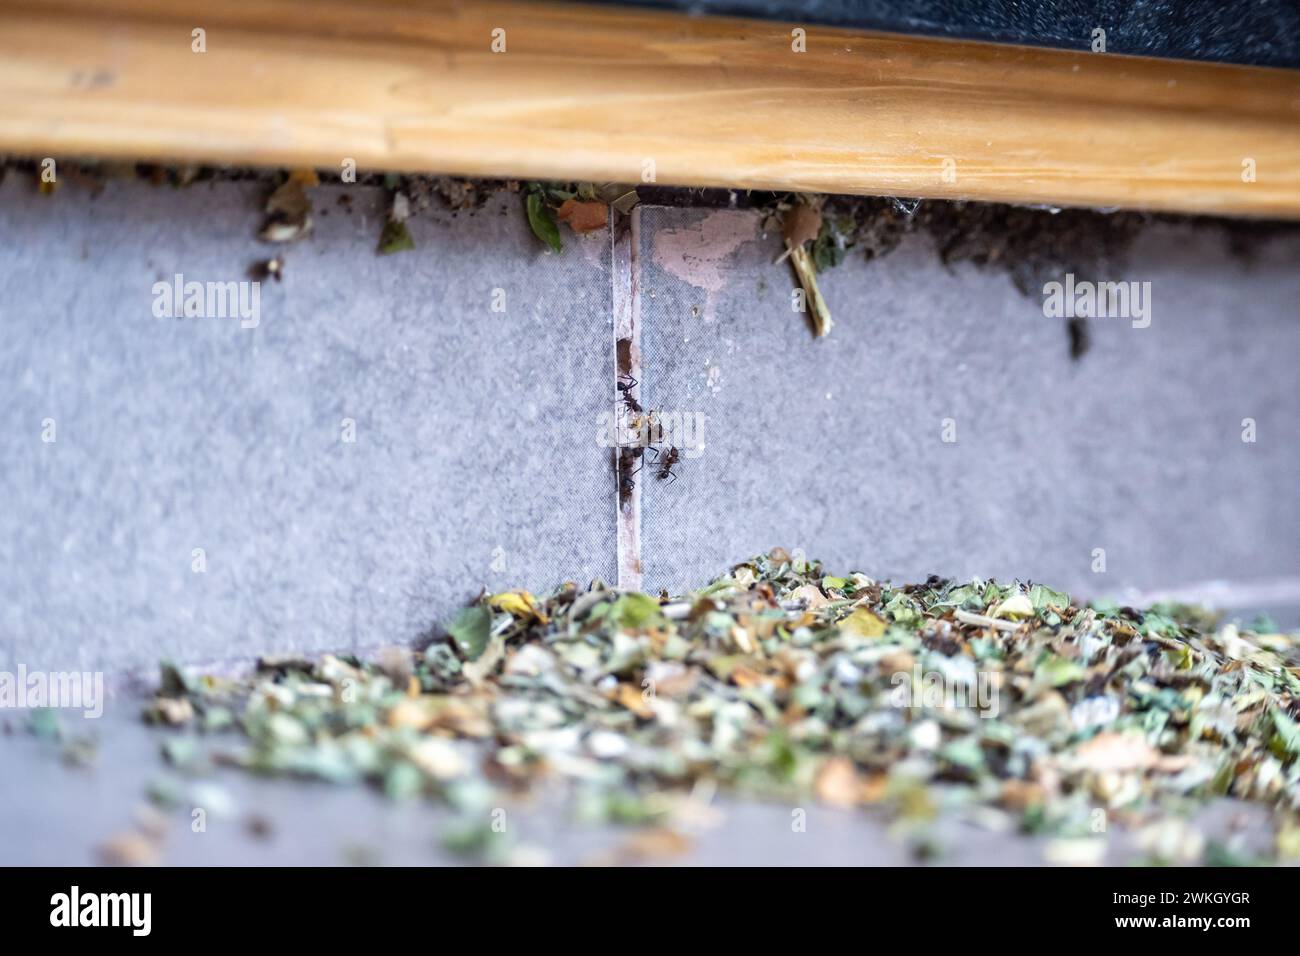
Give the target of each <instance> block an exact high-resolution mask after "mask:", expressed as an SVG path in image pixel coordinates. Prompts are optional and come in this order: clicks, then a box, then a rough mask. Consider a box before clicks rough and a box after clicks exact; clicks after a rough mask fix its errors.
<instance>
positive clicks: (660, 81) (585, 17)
mask: <svg viewBox="0 0 1300 956" xmlns="http://www.w3.org/2000/svg"><path fill="white" fill-rule="evenodd" d="M195 29H202V30H204V31H205V43H206V52H202V53H199V52H193V50H192V31H193V30H195ZM498 29H499V30H504V31H505V32H504V34H503V35H502V34H498V37H501V36H503V37H504V42H505V52H501V53H494V52H493V51H492V42H493V31H494V30H498ZM792 29H793V28H792V27H791V26H789V25H782V24H776V23H766V22H752V21H745V20H736V19H725V18H708V17H698V18H697V17H684V16H680V15H677V14H666V13H654V12H645V11H638V10H628V9H617V8H610V7H582V6H575V5H566V4H530V3H519V2H491V0H488V2H481V3H480V2H474V3H463V4H462V3H454V2H445V0H368V2H367V0H0V151H7V152H11V153H22V154H28V155H36V156H44V155H70V154H76V155H92V156H103V157H108V156H117V157H132V158H141V159H166V160H187V161H202V162H210V163H238V164H252V165H259V164H276V165H291V166H316V167H321V168H334V169H338V168H340V166H341V164H342V163H343V161H344V160H345V159H347V158H350V159H353V160H355V161H356V162H357V163H358V164H359V165H360V167H361V168H363V169H366V168H371V169H392V170H404V171H439V172H446V173H452V174H460V175H469V176H494V177H495V176H500V177H512V178H513V177H520V178H540V179H564V180H569V179H578V180H594V181H610V180H613V181H620V182H631V183H637V182H641V181H643V178H644V175H648V174H650V173H651V172H652V173H653V176H654V179H655V181H657V182H659V183H661V184H677V185H690V186H727V187H734V188H754V189H778V190H804V191H826V192H844V193H868V194H886V195H901V196H924V197H948V198H954V199H956V198H968V199H981V200H1005V201H1011V202H1021V203H1049V204H1055V205H1086V206H1124V207H1140V208H1148V209H1160V210H1175V211H1182V212H1203V213H1230V214H1239V215H1251V216H1279V217H1300V74H1297V73H1294V72H1288V71H1282V70H1270V69H1256V68H1243V67H1232V66H1221V65H1212V64H1197V63H1187V62H1178V61H1164V60H1152V59H1140V58H1131V57H1124V56H1119V55H1115V54H1109V53H1107V54H1094V53H1090V52H1087V51H1084V50H1080V51H1079V52H1061V51H1053V50H1042V49H1030V48H1024V47H1014V46H994V45H988V44H979V43H966V42H954V41H945V40H933V39H919V38H914V37H899V36H890V35H883V34H871V33H862V32H854V31H847V30H837V29H830V28H823V27H816V26H808V27H806V31H807V33H806V52H795V51H794V49H793V46H794V41H793V39H792V32H791V31H792ZM1081 43H1082V39H1081ZM1252 167H1253V169H1254V173H1255V176H1254V181H1253V182H1252V181H1247V180H1248V179H1249V178H1250V177H1249V176H1243V171H1244V170H1249V169H1250V168H1252Z"/></svg>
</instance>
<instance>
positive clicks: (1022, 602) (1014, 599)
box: [990, 594, 1034, 621]
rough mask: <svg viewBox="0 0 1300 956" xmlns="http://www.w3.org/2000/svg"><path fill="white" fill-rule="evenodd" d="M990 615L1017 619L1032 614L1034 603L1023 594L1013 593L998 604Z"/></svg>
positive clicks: (1012, 619)
mask: <svg viewBox="0 0 1300 956" xmlns="http://www.w3.org/2000/svg"><path fill="white" fill-rule="evenodd" d="M990 616H991V617H1005V618H1007V619H1008V620H1011V621H1019V620H1022V619H1024V618H1027V617H1033V616H1034V605H1033V603H1032V602H1031V601H1030V600H1029V598H1028V597H1027V596H1025V595H1024V594H1014V595H1012V596H1011V597H1009V598H1007V599H1006V600H1005V601H1003V602H1002V603H1001V604H999V605H998V606H997V607H996V608H995V609H994V611H993V614H992V615H990Z"/></svg>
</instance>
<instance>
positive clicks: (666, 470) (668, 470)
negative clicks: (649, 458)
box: [654, 445, 682, 484]
mask: <svg viewBox="0 0 1300 956" xmlns="http://www.w3.org/2000/svg"><path fill="white" fill-rule="evenodd" d="M681 460H682V456H681V452H679V451H678V450H677V449H676V448H673V447H672V446H671V445H670V446H669V447H668V450H667V451H666V452H664V453H663V454H662V455H658V454H656V456H655V459H654V464H655V467H656V468H658V469H659V471H658V473H657V474H656V475H655V477H656V478H658V479H659V480H660V481H663V480H664V479H665V478H667V479H668V482H669V484H671V483H672V482H674V481H676V480H677V474H676V473H675V472H674V471H673V466H674V465H676V464H677V463H678V462H679V461H681Z"/></svg>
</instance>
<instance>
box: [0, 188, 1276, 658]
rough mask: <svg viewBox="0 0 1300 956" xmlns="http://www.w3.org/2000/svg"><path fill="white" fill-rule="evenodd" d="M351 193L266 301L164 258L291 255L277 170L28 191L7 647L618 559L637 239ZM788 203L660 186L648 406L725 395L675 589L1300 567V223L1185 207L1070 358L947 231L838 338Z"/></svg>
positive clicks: (174, 629)
mask: <svg viewBox="0 0 1300 956" xmlns="http://www.w3.org/2000/svg"><path fill="white" fill-rule="evenodd" d="M343 189H348V190H349V191H350V193H351V195H352V196H354V197H355V202H354V203H353V211H352V212H351V213H347V212H346V211H345V210H344V208H343V207H341V206H340V205H339V204H338V202H337V197H338V194H339V193H340V192H341V191H342V190H343ZM313 192H314V195H315V201H316V206H317V209H318V210H321V209H328V210H329V212H328V214H327V215H318V216H317V221H316V229H315V233H314V234H313V235H312V236H311V237H310V238H308V239H306V240H304V241H303V242H301V243H298V244H295V245H293V246H291V247H289V248H288V249H287V252H286V259H287V265H286V270H285V280H284V282H283V283H281V284H276V283H274V282H263V284H262V287H261V290H262V291H261V294H262V300H261V319H260V322H259V324H258V326H257V327H256V328H250V329H245V328H241V327H240V323H239V321H238V320H237V319H209V318H205V319H195V318H188V319H186V318H182V319H159V318H155V317H154V316H153V314H152V312H151V306H152V302H153V293H152V288H153V284H154V283H155V282H156V281H159V280H164V281H166V280H169V279H170V277H172V276H173V275H174V274H175V273H183V274H184V276H185V277H186V279H193V280H198V281H229V280H240V279H244V278H245V277H246V276H245V270H246V269H247V267H248V266H249V264H250V263H252V262H254V261H255V260H258V259H264V258H266V257H267V256H269V255H270V254H271V252H272V251H273V250H272V249H270V248H268V247H266V246H263V245H260V244H258V243H257V242H256V241H255V240H254V239H253V233H254V231H255V229H256V227H257V225H258V223H259V221H260V210H259V202H260V198H261V190H260V189H259V187H256V186H253V185H249V184H240V183H219V184H201V185H197V186H194V187H191V188H189V189H185V190H170V189H154V188H151V187H149V186H147V185H144V184H141V183H126V182H111V183H110V184H109V185H108V187H107V189H106V191H105V192H104V193H103V194H102V195H101V196H99V197H98V198H95V199H93V200H92V199H91V198H89V197H88V196H87V195H86V194H85V193H84V192H79V191H77V190H75V189H71V188H66V187H65V188H64V189H62V190H60V192H59V193H57V194H56V195H54V196H50V197H46V196H39V195H36V194H35V192H34V191H33V190H32V188H31V185H30V182H29V181H26V180H22V179H19V178H17V177H10V179H9V180H7V181H6V182H5V183H4V184H3V185H0V237H3V245H0V322H3V328H4V330H5V336H4V338H3V340H0V391H2V398H3V401H0V426H2V427H0V496H2V497H3V501H4V503H5V507H4V509H3V511H0V667H5V668H12V666H14V665H16V664H18V663H25V664H26V665H27V666H28V667H29V668H39V669H46V670H58V669H66V668H73V667H79V668H103V669H107V670H112V671H120V670H148V669H150V668H152V666H153V664H154V662H156V660H157V659H158V658H159V657H161V656H171V657H175V658H178V659H181V660H185V661H189V662H193V663H200V664H201V663H208V662H220V661H240V660H246V659H250V658H252V657H254V656H256V655H257V654H259V653H264V652H268V651H289V650H297V651H307V652H310V651H323V650H350V649H364V648H372V647H375V646H378V645H382V644H385V643H393V642H400V641H408V640H413V639H415V638H417V637H418V636H419V635H420V634H422V633H424V632H426V631H427V630H428V629H429V628H430V627H431V626H433V625H435V624H436V623H437V622H439V621H445V620H446V619H447V618H448V617H450V615H451V614H453V613H454V611H455V609H456V608H457V607H458V606H460V605H461V604H462V603H463V602H464V601H466V600H467V599H468V598H470V597H472V596H473V595H474V594H475V593H476V592H477V590H478V588H479V587H480V586H487V587H491V588H504V587H507V586H526V587H530V588H533V589H539V590H544V589H547V588H549V587H552V586H554V585H556V584H558V583H560V582H562V581H564V580H566V579H572V580H577V581H580V582H583V583H585V582H586V581H588V580H590V579H591V578H594V577H601V578H603V579H606V580H612V579H613V577H614V574H615V504H614V500H615V481H614V477H613V475H612V473H611V470H610V459H609V453H608V451H607V450H606V449H603V448H601V447H600V446H599V444H598V442H597V441H596V437H595V436H596V431H597V428H596V425H597V418H598V416H599V414H601V413H602V412H606V411H608V410H609V408H610V405H611V400H612V396H613V382H612V376H613V367H614V359H613V355H614V349H613V329H612V325H611V268H610V244H609V237H608V236H603V235H597V236H594V237H591V238H589V239H587V240H579V239H576V238H575V237H573V236H572V235H571V234H569V233H568V231H567V229H566V230H565V238H566V248H565V251H564V252H563V253H562V254H560V255H558V256H557V255H554V254H550V253H544V252H543V251H542V247H541V245H540V244H539V243H538V242H537V240H536V239H535V238H534V237H533V236H532V235H531V234H530V233H529V231H528V227H527V224H526V222H525V220H524V217H523V215H522V210H521V205H522V204H521V202H520V200H519V197H518V196H515V195H508V194H506V195H500V196H496V197H494V198H493V199H491V200H490V201H489V202H488V204H487V205H486V206H485V207H484V208H483V209H481V210H479V211H478V212H477V213H475V214H474V215H472V216H471V215H468V214H466V213H461V214H459V215H458V216H455V217H453V216H452V214H451V213H450V212H447V211H446V210H441V209H438V210H431V211H430V212H429V213H427V214H425V215H422V216H420V217H418V218H416V219H415V220H413V221H412V223H411V230H412V233H413V235H414V238H415V242H416V246H417V248H416V250H415V251H413V252H407V253H402V254H399V255H393V256H383V257H381V256H377V255H376V254H375V252H374V248H375V242H376V237H377V235H378V232H379V227H380V224H381V221H382V215H383V208H382V193H381V191H380V190H377V189H372V188H367V187H360V186H353V187H319V188H317V189H316V190H314V191H313ZM758 222H759V220H758V216H757V214H756V213H753V212H740V211H725V210H724V211H706V210H699V209H678V208H645V209H642V211H641V213H640V237H639V243H640V245H639V250H640V256H639V260H638V262H639V269H640V276H639V278H640V290H641V292H640V295H641V303H640V304H641V318H642V325H643V331H642V336H643V338H642V344H643V350H644V355H643V363H644V364H643V371H642V385H643V388H644V392H643V403H644V404H645V405H646V406H647V407H654V408H660V409H677V410H682V411H690V412H699V413H701V414H703V415H704V416H705V421H706V433H705V439H706V447H705V449H704V452H703V454H702V455H700V456H699V457H697V458H693V459H690V460H688V461H686V462H685V463H683V465H682V466H681V467H680V469H679V478H678V480H676V481H674V482H672V483H667V482H657V481H655V480H653V478H652V477H650V475H649V474H648V473H643V476H642V479H641V488H642V491H643V493H644V526H643V559H644V565H645V570H646V581H645V583H646V585H647V587H651V588H658V587H666V588H669V589H677V588H682V587H687V586H695V585H699V584H702V583H704V582H705V581H706V580H707V579H708V578H710V577H711V576H712V575H714V574H715V573H718V572H720V571H722V570H724V569H725V568H726V567H728V566H729V565H730V564H732V563H734V562H736V561H738V560H741V559H743V558H745V557H747V556H748V555H750V554H752V553H754V552H756V551H761V550H767V549H769V548H771V547H773V546H776V545H781V546H784V547H786V548H795V547H799V548H802V549H804V550H805V551H806V552H807V554H808V555H809V556H810V557H821V558H823V559H825V560H826V561H827V562H828V565H829V566H830V567H831V568H832V569H834V570H841V571H842V570H848V569H849V568H856V569H859V570H862V571H864V572H866V573H869V574H873V575H875V576H878V577H889V576H892V577H895V578H896V579H900V578H915V577H918V576H919V577H923V576H924V575H926V574H929V573H931V572H937V573H943V574H950V575H960V576H963V577H965V576H970V575H973V574H980V575H998V576H1002V577H1014V576H1019V577H1021V578H1022V579H1023V578H1027V577H1032V578H1034V579H1036V580H1043V581H1046V582H1047V583H1049V584H1053V585H1055V586H1058V587H1062V588H1066V589H1075V590H1078V591H1080V592H1083V593H1088V594H1096V593H1103V592H1114V591H1120V590H1122V589H1125V588H1139V589H1160V588H1168V587H1179V586H1184V585H1190V584H1196V583H1198V582H1204V581H1209V580H1213V579H1226V580H1228V581H1229V582H1232V583H1235V584H1241V585H1243V586H1251V585H1253V584H1258V583H1260V582H1264V583H1273V584H1277V583H1278V582H1280V589H1281V590H1282V591H1283V592H1285V591H1286V589H1287V588H1288V587H1290V586H1291V584H1292V583H1294V582H1297V581H1300V545H1297V542H1296V529H1297V528H1298V527H1300V503H1298V502H1297V499H1296V495H1295V476H1296V473H1297V465H1300V414H1297V413H1298V412H1300V389H1297V385H1298V384H1300V383H1298V381H1297V371H1296V363H1297V359H1298V358H1300V323H1297V319H1298V318H1300V314H1298V313H1300V309H1298V307H1297V302H1300V272H1298V271H1297V270H1296V268H1295V263H1296V262H1297V259H1300V242H1297V241H1296V240H1295V239H1293V238H1292V239H1279V240H1277V241H1274V242H1272V243H1270V244H1268V245H1266V246H1264V247H1263V248H1262V250H1261V252H1260V255H1259V256H1258V258H1257V259H1256V260H1255V261H1254V262H1253V263H1246V262H1244V261H1242V260H1238V259H1235V258H1232V257H1230V256H1229V255H1228V254H1227V252H1226V250H1225V244H1224V241H1223V239H1222V237H1221V236H1220V235H1219V234H1218V233H1216V232H1214V231H1207V230H1194V229H1192V228H1191V227H1189V226H1182V225H1153V226H1150V227H1149V228H1148V229H1147V230H1146V231H1145V233H1144V234H1143V235H1142V236H1141V237H1140V238H1139V240H1138V242H1137V244H1136V246H1135V248H1134V249H1133V251H1132V254H1131V256H1130V262H1129V266H1128V269H1127V272H1126V273H1125V274H1124V275H1122V276H1097V277H1086V278H1100V279H1134V280H1139V281H1150V282H1151V283H1152V301H1153V316H1152V323H1151V326H1150V328H1147V329H1133V328H1131V327H1130V325H1129V323H1128V322H1127V321H1125V320H1122V319H1099V320H1096V321H1093V322H1092V323H1091V327H1092V333H1093V340H1094V344H1093V347H1092V350H1091V351H1090V352H1089V353H1088V354H1087V355H1085V356H1084V357H1083V358H1082V360H1080V361H1078V362H1071V361H1070V359H1069V357H1068V354H1067V348H1066V334H1065V329H1064V321H1063V320H1056V319H1047V318H1045V317H1044V316H1043V314H1042V307H1041V299H1040V298H1039V297H1037V296H1032V297H1025V296H1022V295H1021V294H1020V293H1018V292H1017V291H1016V290H1015V289H1014V287H1013V286H1012V284H1011V283H1010V282H1009V281H1008V280H1007V278H1006V277H1005V276H1004V275H1001V274H997V273H985V272H980V271H977V270H975V269H973V268H971V267H969V266H958V267H955V268H953V269H947V268H945V267H943V266H942V265H941V264H940V263H939V261H938V259H937V257H936V255H935V254H934V252H933V250H932V249H931V248H930V247H929V245H928V242H927V240H925V239H923V238H921V237H919V236H913V237H911V238H909V239H908V240H906V241H905V243H904V245H903V246H902V247H901V248H900V249H899V250H898V251H897V252H896V253H894V254H893V255H891V256H889V257H887V258H885V259H882V260H879V261H877V262H874V263H871V264H866V263H864V262H862V261H861V259H860V258H858V257H855V256H850V259H849V261H848V262H847V263H845V264H844V265H843V266H841V267H839V268H838V269H836V270H833V271H831V272H829V273H827V274H825V275H824V276H823V277H822V287H823V289H824V291H825V294H826V298H827V300H828V301H829V303H830V305H831V308H832V310H833V311H834V313H835V316H836V326H835V329H834V331H833V333H832V334H831V336H830V337H829V338H828V339H826V340H824V341H818V342H814V341H812V339H811V337H810V335H809V333H808V331H807V329H806V327H805V326H804V324H803V319H802V317H801V316H799V315H797V314H794V313H792V312H791V309H790V290H791V285H792V275H791V273H790V271H789V268H788V266H787V265H784V264H783V265H781V266H774V265H773V264H772V260H773V259H774V258H775V256H776V254H777V252H778V251H779V243H778V240H777V239H776V238H775V237H762V236H760V234H759V227H758ZM1080 278H1085V277H1083V276H1080ZM494 289H502V290H504V291H505V296H506V304H507V305H506V310H505V311H504V312H500V313H498V312H493V311H492V308H491V303H492V296H493V290H494ZM1247 417H1250V418H1254V419H1256V421H1257V423H1258V426H1257V427H1258V441H1256V442H1255V443H1251V444H1247V443H1243V442H1242V440H1241V431H1242V428H1241V421H1242V419H1243V418H1247ZM345 418H351V419H353V420H355V422H356V441H355V442H354V443H349V442H345V441H343V440H342V421H343V419H345ZM946 418H948V419H952V420H953V421H954V422H955V427H956V436H957V441H956V442H954V443H946V442H944V441H943V440H942V437H941V436H942V428H943V420H944V419H946ZM46 419H53V420H54V422H55V428H56V433H55V434H56V440H55V441H54V442H52V443H51V442H47V441H44V440H43V434H42V433H43V429H44V428H45V425H44V424H43V423H44V422H45V420H46ZM195 548H203V549H204V551H205V554H206V561H207V570H206V572H205V573H196V572H195V571H193V570H192V564H193V557H192V555H193V549H195ZM1094 548H1104V549H1105V550H1106V556H1107V571H1106V573H1105V574H1104V575H1097V574H1094V573H1093V571H1092V569H1091V563H1092V560H1093V557H1092V551H1093V549H1094Z"/></svg>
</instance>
